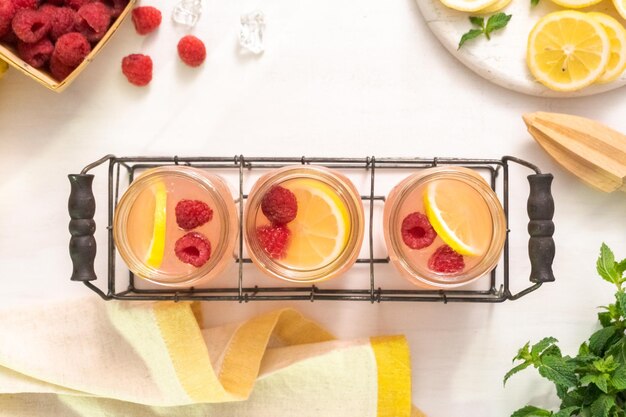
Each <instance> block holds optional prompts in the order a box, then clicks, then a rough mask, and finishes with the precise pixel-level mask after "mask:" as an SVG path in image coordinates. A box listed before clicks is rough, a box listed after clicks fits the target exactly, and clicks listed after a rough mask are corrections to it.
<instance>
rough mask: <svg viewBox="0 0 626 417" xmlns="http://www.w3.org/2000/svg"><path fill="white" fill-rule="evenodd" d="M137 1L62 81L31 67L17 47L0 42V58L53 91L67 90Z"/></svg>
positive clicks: (132, 1)
mask: <svg viewBox="0 0 626 417" xmlns="http://www.w3.org/2000/svg"><path fill="white" fill-rule="evenodd" d="M135 2H136V0H130V1H129V2H128V4H127V5H126V7H125V8H124V10H123V11H122V13H121V14H120V15H119V16H118V17H117V19H115V21H114V22H113V24H112V25H111V27H110V28H109V30H108V31H107V33H106V34H105V35H104V37H103V38H102V39H100V41H99V42H98V43H97V44H96V46H95V47H94V48H93V49H92V51H91V52H90V53H89V55H87V57H86V58H85V60H84V61H83V62H82V63H81V64H80V65H79V66H78V67H76V69H75V70H74V71H72V73H71V74H70V75H68V76H67V77H66V78H65V79H64V80H62V81H58V80H56V79H55V78H53V77H52V76H51V75H50V74H49V73H48V72H47V71H44V70H40V69H37V68H33V67H31V66H30V65H28V64H27V63H26V62H24V61H23V60H22V59H21V58H20V57H19V56H18V55H17V53H16V51H15V49H13V48H9V47H7V46H5V45H2V44H0V59H2V60H4V61H6V62H7V63H8V64H9V65H11V66H13V67H15V68H17V69H18V70H20V71H21V72H22V73H24V74H26V75H27V76H29V77H30V78H32V79H33V80H35V81H37V82H38V83H39V84H41V85H43V86H45V87H47V88H49V89H50V90H52V91H56V92H59V93H60V92H61V91H63V90H65V88H67V86H68V85H70V84H71V83H72V81H74V79H75V78H76V77H78V75H79V74H80V73H81V72H82V70H84V69H85V67H86V66H87V65H89V63H90V62H91V61H92V60H93V59H94V57H95V56H96V55H97V54H98V52H100V50H101V49H102V48H103V47H104V45H106V43H107V42H108V41H109V39H111V36H113V34H114V33H115V31H116V30H117V28H118V27H119V26H120V24H121V23H122V22H123V21H124V19H125V18H126V16H127V15H128V14H129V13H130V11H131V10H132V9H133V7H134V5H135Z"/></svg>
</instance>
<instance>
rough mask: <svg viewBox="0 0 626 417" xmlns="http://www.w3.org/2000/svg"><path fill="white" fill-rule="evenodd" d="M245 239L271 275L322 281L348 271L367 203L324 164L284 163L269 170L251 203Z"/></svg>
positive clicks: (252, 193) (355, 253)
mask: <svg viewBox="0 0 626 417" xmlns="http://www.w3.org/2000/svg"><path fill="white" fill-rule="evenodd" d="M245 231H246V244H247V246H248V251H249V253H250V257H251V258H252V260H253V262H254V263H255V264H256V265H258V266H259V267H260V268H261V269H262V270H263V271H265V272H266V273H268V274H269V275H271V276H274V277H277V278H281V279H285V280H288V281H292V282H317V281H322V280H326V279H330V278H332V277H334V276H337V275H339V274H341V273H343V272H344V271H346V270H347V269H348V268H349V267H350V266H352V264H353V263H354V262H355V260H356V258H357V256H358V253H359V250H360V247H361V241H362V237H363V207H362V203H361V200H360V197H359V194H358V192H357V191H356V189H355V188H354V185H352V183H351V182H350V181H349V180H348V178H346V177H345V176H343V175H342V174H340V173H338V172H336V171H333V170H330V169H326V168H322V167H311V166H309V167H302V166H292V167H285V168H281V169H278V170H275V171H272V172H270V173H268V174H266V175H265V176H264V177H262V178H261V179H259V181H257V183H256V184H255V185H254V187H253V189H252V190H251V191H250V196H249V198H248V202H247V205H246V228H245Z"/></svg>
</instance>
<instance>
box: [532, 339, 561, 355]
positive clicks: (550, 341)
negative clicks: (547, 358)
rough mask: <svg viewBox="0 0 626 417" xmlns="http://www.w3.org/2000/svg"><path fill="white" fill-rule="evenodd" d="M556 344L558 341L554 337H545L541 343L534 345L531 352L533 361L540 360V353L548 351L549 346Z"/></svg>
mask: <svg viewBox="0 0 626 417" xmlns="http://www.w3.org/2000/svg"><path fill="white" fill-rule="evenodd" d="M556 342H558V340H556V339H555V338H554V337H544V338H543V339H541V340H540V341H539V342H537V343H535V344H534V345H533V347H532V349H531V350H530V354H531V356H532V357H533V359H536V358H539V354H540V353H542V352H543V351H544V350H546V348H548V347H549V346H551V345H554V343H556Z"/></svg>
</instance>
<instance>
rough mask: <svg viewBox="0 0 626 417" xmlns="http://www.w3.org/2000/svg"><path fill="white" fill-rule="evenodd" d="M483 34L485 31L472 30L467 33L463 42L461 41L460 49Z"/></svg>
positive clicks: (462, 39) (462, 37) (463, 37)
mask: <svg viewBox="0 0 626 417" xmlns="http://www.w3.org/2000/svg"><path fill="white" fill-rule="evenodd" d="M482 34H483V30H482V29H470V30H468V31H467V32H465V33H464V34H463V36H461V40H460V41H459V47H458V48H457V50H458V49H461V47H462V46H463V45H464V44H465V42H467V41H469V40H472V39H474V38H477V37H479V36H480V35H482Z"/></svg>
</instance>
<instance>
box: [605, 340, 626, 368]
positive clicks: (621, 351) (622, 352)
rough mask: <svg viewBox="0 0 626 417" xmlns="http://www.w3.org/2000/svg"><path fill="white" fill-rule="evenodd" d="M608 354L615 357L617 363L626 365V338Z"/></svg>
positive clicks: (616, 344) (611, 348)
mask: <svg viewBox="0 0 626 417" xmlns="http://www.w3.org/2000/svg"><path fill="white" fill-rule="evenodd" d="M606 353H608V354H609V355H611V356H613V358H615V361H616V362H618V363H621V364H626V337H622V338H621V339H620V340H619V341H618V342H617V343H615V344H614V345H613V346H611V347H610V348H609V349H608V350H607V351H606Z"/></svg>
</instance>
